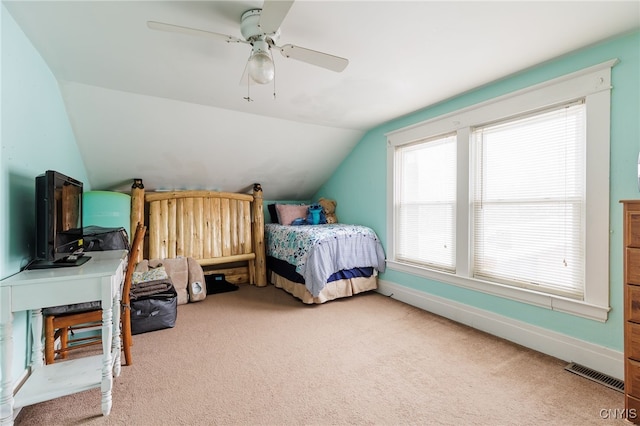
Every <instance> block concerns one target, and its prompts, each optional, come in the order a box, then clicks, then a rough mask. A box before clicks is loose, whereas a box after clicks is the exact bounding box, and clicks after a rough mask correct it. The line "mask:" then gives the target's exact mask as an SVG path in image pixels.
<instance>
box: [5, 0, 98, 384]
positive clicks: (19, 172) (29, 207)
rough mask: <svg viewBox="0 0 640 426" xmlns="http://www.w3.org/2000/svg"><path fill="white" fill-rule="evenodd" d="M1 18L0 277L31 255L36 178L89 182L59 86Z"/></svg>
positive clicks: (21, 333) (20, 317)
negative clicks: (49, 175) (47, 174)
mask: <svg viewBox="0 0 640 426" xmlns="http://www.w3.org/2000/svg"><path fill="white" fill-rule="evenodd" d="M0 14H1V15H2V16H1V22H2V32H1V37H2V54H1V56H2V59H1V60H2V75H1V78H2V92H1V98H2V109H1V114H2V120H1V122H2V129H1V132H2V150H1V152H2V158H1V159H0V161H1V164H2V170H1V171H0V173H1V174H0V176H1V178H0V185H1V190H0V198H1V199H0V235H2V238H1V239H0V240H1V243H0V244H1V246H0V279H2V278H6V277H8V276H10V275H13V274H15V273H17V272H19V271H20V269H21V268H22V267H24V266H25V265H26V264H27V263H28V262H29V260H31V259H32V257H33V252H34V247H33V241H34V227H35V225H34V220H35V219H34V218H35V213H34V212H35V199H34V198H35V194H34V193H35V177H36V176H37V175H39V174H41V173H43V172H44V171H45V170H48V169H51V170H57V171H59V172H62V173H64V174H66V175H69V176H72V177H74V178H76V179H78V180H80V181H82V182H83V183H84V184H85V188H86V189H87V190H88V189H90V188H89V180H88V178H87V172H86V170H85V167H84V163H83V161H82V158H81V156H80V151H79V150H78V147H77V145H76V140H75V137H74V135H73V131H72V129H71V124H70V123H69V118H68V116H67V111H66V109H65V106H64V102H63V100H62V96H61V95H60V89H59V87H58V83H57V81H56V79H55V78H54V77H53V74H52V73H51V70H50V69H49V67H48V66H47V64H46V63H45V62H44V60H43V59H42V57H41V56H40V55H39V53H38V52H37V51H36V50H35V48H34V47H33V45H32V44H31V42H30V41H29V40H28V39H27V37H26V36H25V35H24V33H23V32H22V30H21V29H20V27H18V25H17V24H16V22H15V21H14V20H13V18H12V17H11V15H10V14H9V13H8V11H7V10H6V8H5V7H4V5H2V7H1V9H0ZM27 322H28V319H27V314H26V313H25V312H22V313H18V314H17V315H15V317H14V321H13V327H14V333H13V342H14V352H13V366H14V369H13V373H12V376H13V379H14V380H15V379H16V378H18V377H19V375H20V374H22V372H23V371H24V368H25V365H26V361H27V356H26V352H27V350H28V345H27V337H26V336H27V334H26V330H27Z"/></svg>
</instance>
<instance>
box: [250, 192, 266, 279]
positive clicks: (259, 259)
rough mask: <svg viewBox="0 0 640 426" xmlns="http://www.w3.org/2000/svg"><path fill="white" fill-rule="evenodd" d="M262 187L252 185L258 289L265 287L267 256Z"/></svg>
mask: <svg viewBox="0 0 640 426" xmlns="http://www.w3.org/2000/svg"><path fill="white" fill-rule="evenodd" d="M262 204H263V200H262V186H261V185H260V184H259V183H255V184H253V250H254V251H255V253H256V259H255V261H254V264H255V282H254V284H255V285H256V286H258V287H264V286H266V285H267V255H266V251H265V244H264V210H263V205H262Z"/></svg>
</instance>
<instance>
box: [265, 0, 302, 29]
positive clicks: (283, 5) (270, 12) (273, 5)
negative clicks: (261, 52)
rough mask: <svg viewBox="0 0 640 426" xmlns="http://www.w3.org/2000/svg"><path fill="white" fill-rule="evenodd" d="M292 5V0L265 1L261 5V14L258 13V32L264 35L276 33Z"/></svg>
mask: <svg viewBox="0 0 640 426" xmlns="http://www.w3.org/2000/svg"><path fill="white" fill-rule="evenodd" d="M292 5H293V0H290V1H280V0H271V1H270V0H265V2H264V4H263V5H262V12H260V22H259V24H258V26H259V27H260V30H261V31H262V32H263V33H265V34H272V33H275V32H276V31H278V28H280V25H282V21H284V18H285V17H286V16H287V13H289V9H291V6H292Z"/></svg>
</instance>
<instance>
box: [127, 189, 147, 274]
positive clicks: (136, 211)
mask: <svg viewBox="0 0 640 426" xmlns="http://www.w3.org/2000/svg"><path fill="white" fill-rule="evenodd" d="M138 223H142V224H143V225H144V185H143V184H142V179H134V180H133V185H131V222H130V225H129V229H130V230H131V234H132V235H133V233H135V231H136V228H137V227H138ZM143 252H144V250H140V251H139V252H138V259H136V262H140V261H142V259H143V257H144V254H143Z"/></svg>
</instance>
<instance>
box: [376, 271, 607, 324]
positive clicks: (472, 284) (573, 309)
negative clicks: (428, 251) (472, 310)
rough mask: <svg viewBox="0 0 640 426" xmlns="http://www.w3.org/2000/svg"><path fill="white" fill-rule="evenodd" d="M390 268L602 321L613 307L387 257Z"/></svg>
mask: <svg viewBox="0 0 640 426" xmlns="http://www.w3.org/2000/svg"><path fill="white" fill-rule="evenodd" d="M387 267H388V268H389V269H391V270H394V271H398V272H404V273H407V274H412V275H417V276H419V277H423V278H428V279H432V280H436V281H439V282H442V283H445V284H451V285H455V286H458V287H463V288H467V289H471V290H475V291H479V292H482V293H486V294H491V295H493V296H498V297H503V298H505V299H510V300H515V301H517V302H522V303H527V304H529V305H535V306H539V307H542V308H546V309H550V310H553V311H558V312H564V313H567V314H571V315H576V316H580V317H583V318H587V319H590V320H595V321H600V322H606V321H607V318H608V314H609V311H610V310H611V308H610V307H609V306H597V305H593V304H590V303H587V302H585V301H581V300H574V299H569V298H566V297H561V296H554V295H550V294H544V293H539V292H536V291H533V290H528V289H523V288H517V287H510V286H507V285H502V284H496V283H491V282H487V281H482V280H478V279H474V278H468V277H462V276H458V275H455V274H450V273H445V272H441V271H435V270H432V269H427V268H422V267H419V266H416V265H409V264H406V263H400V262H395V261H392V260H387Z"/></svg>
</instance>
